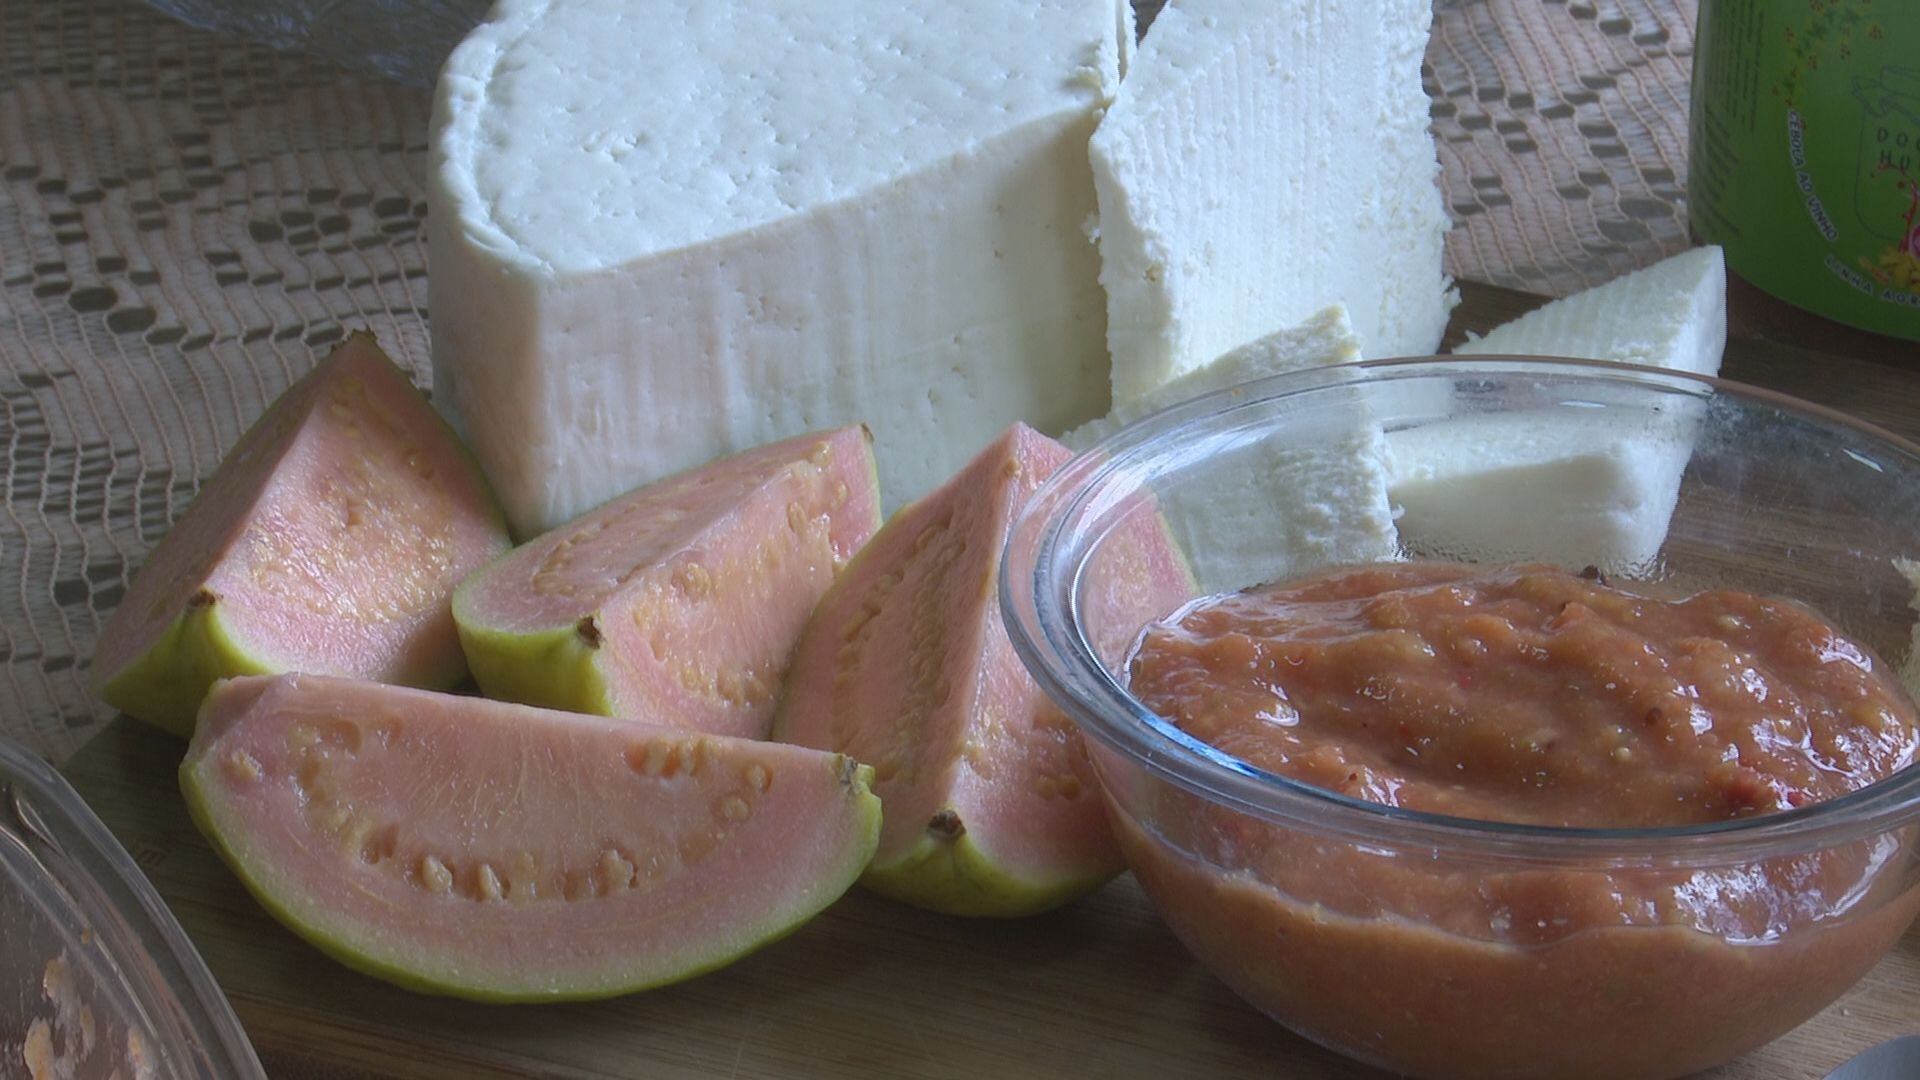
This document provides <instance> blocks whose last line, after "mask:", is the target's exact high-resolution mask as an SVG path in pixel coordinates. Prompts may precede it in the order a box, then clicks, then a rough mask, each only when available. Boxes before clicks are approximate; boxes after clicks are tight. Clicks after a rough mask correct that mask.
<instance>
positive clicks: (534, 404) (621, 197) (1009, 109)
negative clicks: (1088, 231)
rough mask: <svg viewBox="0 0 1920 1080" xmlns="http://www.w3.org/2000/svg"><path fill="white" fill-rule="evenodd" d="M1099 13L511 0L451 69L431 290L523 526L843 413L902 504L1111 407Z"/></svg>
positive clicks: (484, 445)
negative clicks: (1097, 137) (1099, 219)
mask: <svg viewBox="0 0 1920 1080" xmlns="http://www.w3.org/2000/svg"><path fill="white" fill-rule="evenodd" d="M1117 2H1118V0H1029V2H1025V3H1021V4H1018V5H1013V6H1009V7H1004V8H995V9H994V11H993V12H992V14H991V16H990V17H988V16H986V15H984V14H983V13H982V12H981V11H980V10H979V9H978V7H977V6H974V5H956V4H952V3H949V2H946V0H894V2H890V3H886V4H852V3H841V4H818V3H811V2H808V0H762V2H758V3H755V4H751V5H749V4H740V3H722V2H714V3H683V2H679V0H501V2H500V3H499V4H498V5H497V6H496V7H495V8H494V9H493V12H492V14H491V16H490V17H489V19H488V21H487V22H486V23H484V24H482V25H481V26H480V27H479V28H477V29H476V30H475V31H474V32H473V33H472V34H471V35H470V36H469V37H468V38H467V39H466V40H465V41H464V42H462V43H461V45H460V47H459V48H458V49H456V50H455V52H454V54H453V55H452V57H451V58H450V59H449V60H448V62H447V65H446V67H445V69H444V70H443V73H442V75H441V79H440V83H439V88H438V93H437V96H436V100H435V105H434V117H433V128H432V158H431V175H430V177H429V196H428V202H429V206H430V210H431V212H430V214H429V217H428V222H429V231H430V241H431V244H432V251H433V274H432V276H431V278H430V279H429V302H430V306H431V310H432V317H433V367H434V387H435V400H436V402H437V403H439V404H440V405H441V406H442V407H443V408H445V409H448V410H449V411H450V412H451V413H452V414H453V415H454V418H455V419H456V421H457V422H459V423H460V424H461V426H462V428H463V430H464V431H465V433H466V435H467V437H468V439H469V441H470V443H471V445H472V447H473V450H474V452H475V454H476V455H477V456H478V457H479V459H480V462H481V464H482V466H483V467H484V468H485V469H486V472H487V474H488V476H489V477H490V478H491V479H492V480H493V483H494V486H495V489H496V490H497V491H498V492H499V494H500V496H501V499H502V501H503V502H504V503H505V505H506V509H507V512H508V515H509V517H510V519H511V521H512V523H513V525H514V527H515V529H516V531H517V532H519V533H521V534H522V535H525V534H527V533H531V532H535V531H538V530H540V529H542V528H545V527H548V526H551V525H553V524H555V523H557V522H560V521H563V520H566V519H568V518H570V517H573V516H574V515H576V514H577V513H579V512H581V511H583V510H586V509H588V508H589V507H591V506H593V505H595V504H597V503H599V502H602V501H604V500H605V499H607V498H609V497H611V496H613V495H616V494H618V493H620V492H622V491H625V490H627V489H630V488H632V487H634V486H636V485H639V484H641V483H644V482H646V481H649V480H652V479H655V478H657V477H660V476H663V475H665V474H668V473H672V472H675V471H678V470H680V469H684V468H686V467H688V466H692V465H695V464H698V463H700V462H704V461H707V460H709V459H712V458H714V457H717V456H719V455H722V454H726V453H730V452H733V451H738V450H742V449H745V448H747V447H750V446H754V445H758V444H762V443H765V442H769V441H772V440H774V439H777V438H781V437H784V436H788V435H793V434H798V433H801V432H805V431H812V430H818V429H822V428H827V427H833V426H837V425H840V424H844V423H849V422H856V421H864V422H866V423H867V424H868V425H869V426H870V427H871V429H872V431H873V434H874V439H875V453H876V456H877V457H878V459H879V461H880V468H881V474H882V489H883V497H884V498H885V500H886V501H887V502H888V503H889V504H890V505H897V504H898V503H900V502H902V501H904V500H905V499H907V498H909V497H911V496H913V495H914V494H917V493H919V492H921V491H924V490H926V489H928V488H930V487H931V486H932V485H933V484H934V483H936V482H938V481H939V480H942V479H944V478H945V477H946V476H947V475H948V474H950V473H951V472H953V471H954V470H955V469H957V468H958V467H959V466H960V465H961V464H963V463H964V462H965V461H966V460H967V459H968V458H969V457H970V456H972V455H973V454H974V453H975V452H976V451H978V449H979V448H980V447H981V446H982V445H984V444H985V443H986V442H987V441H988V440H989V439H991V438H992V437H993V435H994V434H996V433H997V432H999V431H1000V430H1001V429H1003V428H1005V427H1006V426H1007V424H1009V423H1010V422H1011V421H1013V420H1015V419H1022V420H1026V421H1028V422H1030V423H1032V424H1034V425H1035V426H1038V427H1041V428H1043V429H1046V430H1050V431H1059V430H1063V429H1065V428H1068V427H1071V426H1073V425H1074V424H1078V423H1081V422H1083V421H1085V420H1087V419H1089V418H1092V417H1095V416H1099V415H1100V414H1102V413H1103V412H1105V411H1106V408H1107V405H1108V400H1107V388H1106V372H1107V361H1106V355H1105V347H1104V346H1105V331H1106V326H1105V323H1106V319H1105V311H1106V308H1105V299H1104V297H1103V295H1102V293H1101V291H1100V287H1099V282H1098V256H1097V253H1096V252H1095V250H1094V249H1093V248H1092V247H1091V246H1090V245H1089V244H1088V243H1087V241H1086V237H1085V233H1084V232H1083V229H1082V226H1083V224H1084V222H1085V221H1086V220H1087V219H1088V218H1089V217H1090V216H1091V214H1092V213H1093V211H1094V194H1093V182H1092V177H1091V172H1090V167H1089V165H1088V161H1087V153H1086V146H1087V140H1088V138H1089V137H1090V135H1091V134H1092V132H1093V129H1094V125H1095V124H1096V122H1097V120H1098V117H1099V116H1100V114H1101V111H1102V110H1103V109H1104V108H1105V107H1106V105H1107V103H1108V101H1109V99H1110V97H1111V95H1112V93H1113V91H1114V88H1115V86H1116V85H1117V83H1118V79H1119V63H1120V55H1121V51H1122V42H1121V40H1120V39H1121V37H1122V36H1123V35H1125V34H1128V33H1130V32H1131V30H1130V27H1131V24H1130V22H1129V16H1128V15H1127V13H1125V12H1122V11H1121V10H1119V7H1117V6H1116V4H1117ZM1120 6H1124V5H1120Z"/></svg>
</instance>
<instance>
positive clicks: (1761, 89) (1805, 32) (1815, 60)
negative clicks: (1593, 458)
mask: <svg viewBox="0 0 1920 1080" xmlns="http://www.w3.org/2000/svg"><path fill="white" fill-rule="evenodd" d="M1692 120H1693V123H1692V132H1691V139H1692V157H1691V162H1690V165H1689V179H1688V185H1687V194H1688V203H1689V212H1690V214H1691V217H1692V227H1693V231H1694V232H1695V234H1696V235H1698V236H1699V237H1700V238H1701V239H1702V240H1704V241H1706V242H1708V243H1714V244H1719V245H1721V246H1722V247H1724V248H1725V249H1726V253H1727V267H1728V269H1729V270H1731V271H1732V272H1733V273H1735V274H1737V275H1739V276H1740V277H1742V278H1744V279H1746V281H1747V282H1749V283H1751V284H1752V285H1755V286H1757V287H1758V288H1760V289H1761V290H1763V291H1765V292H1767V293H1770V294H1771V295H1773V296H1775V297H1778V298H1779V299H1781V300H1784V301H1786V302H1788V303H1790V304H1793V305H1794V306H1796V307H1799V308H1802V309H1804V310H1806V311H1809V312H1813V313H1814V314H1816V315H1820V316H1823V317H1825V318H1827V319H1831V320H1834V321H1835V322H1840V323H1844V324H1846V325H1849V326H1854V327H1858V328H1860V329H1863V330H1868V331H1872V332H1874V333H1877V334H1883V335H1887V336H1889V337H1893V338H1899V339H1904V340H1910V341H1920V0H1701V5H1700V24H1699V31H1698V37H1697V39H1696V42H1695V57H1694V68H1693V115H1692Z"/></svg>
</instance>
